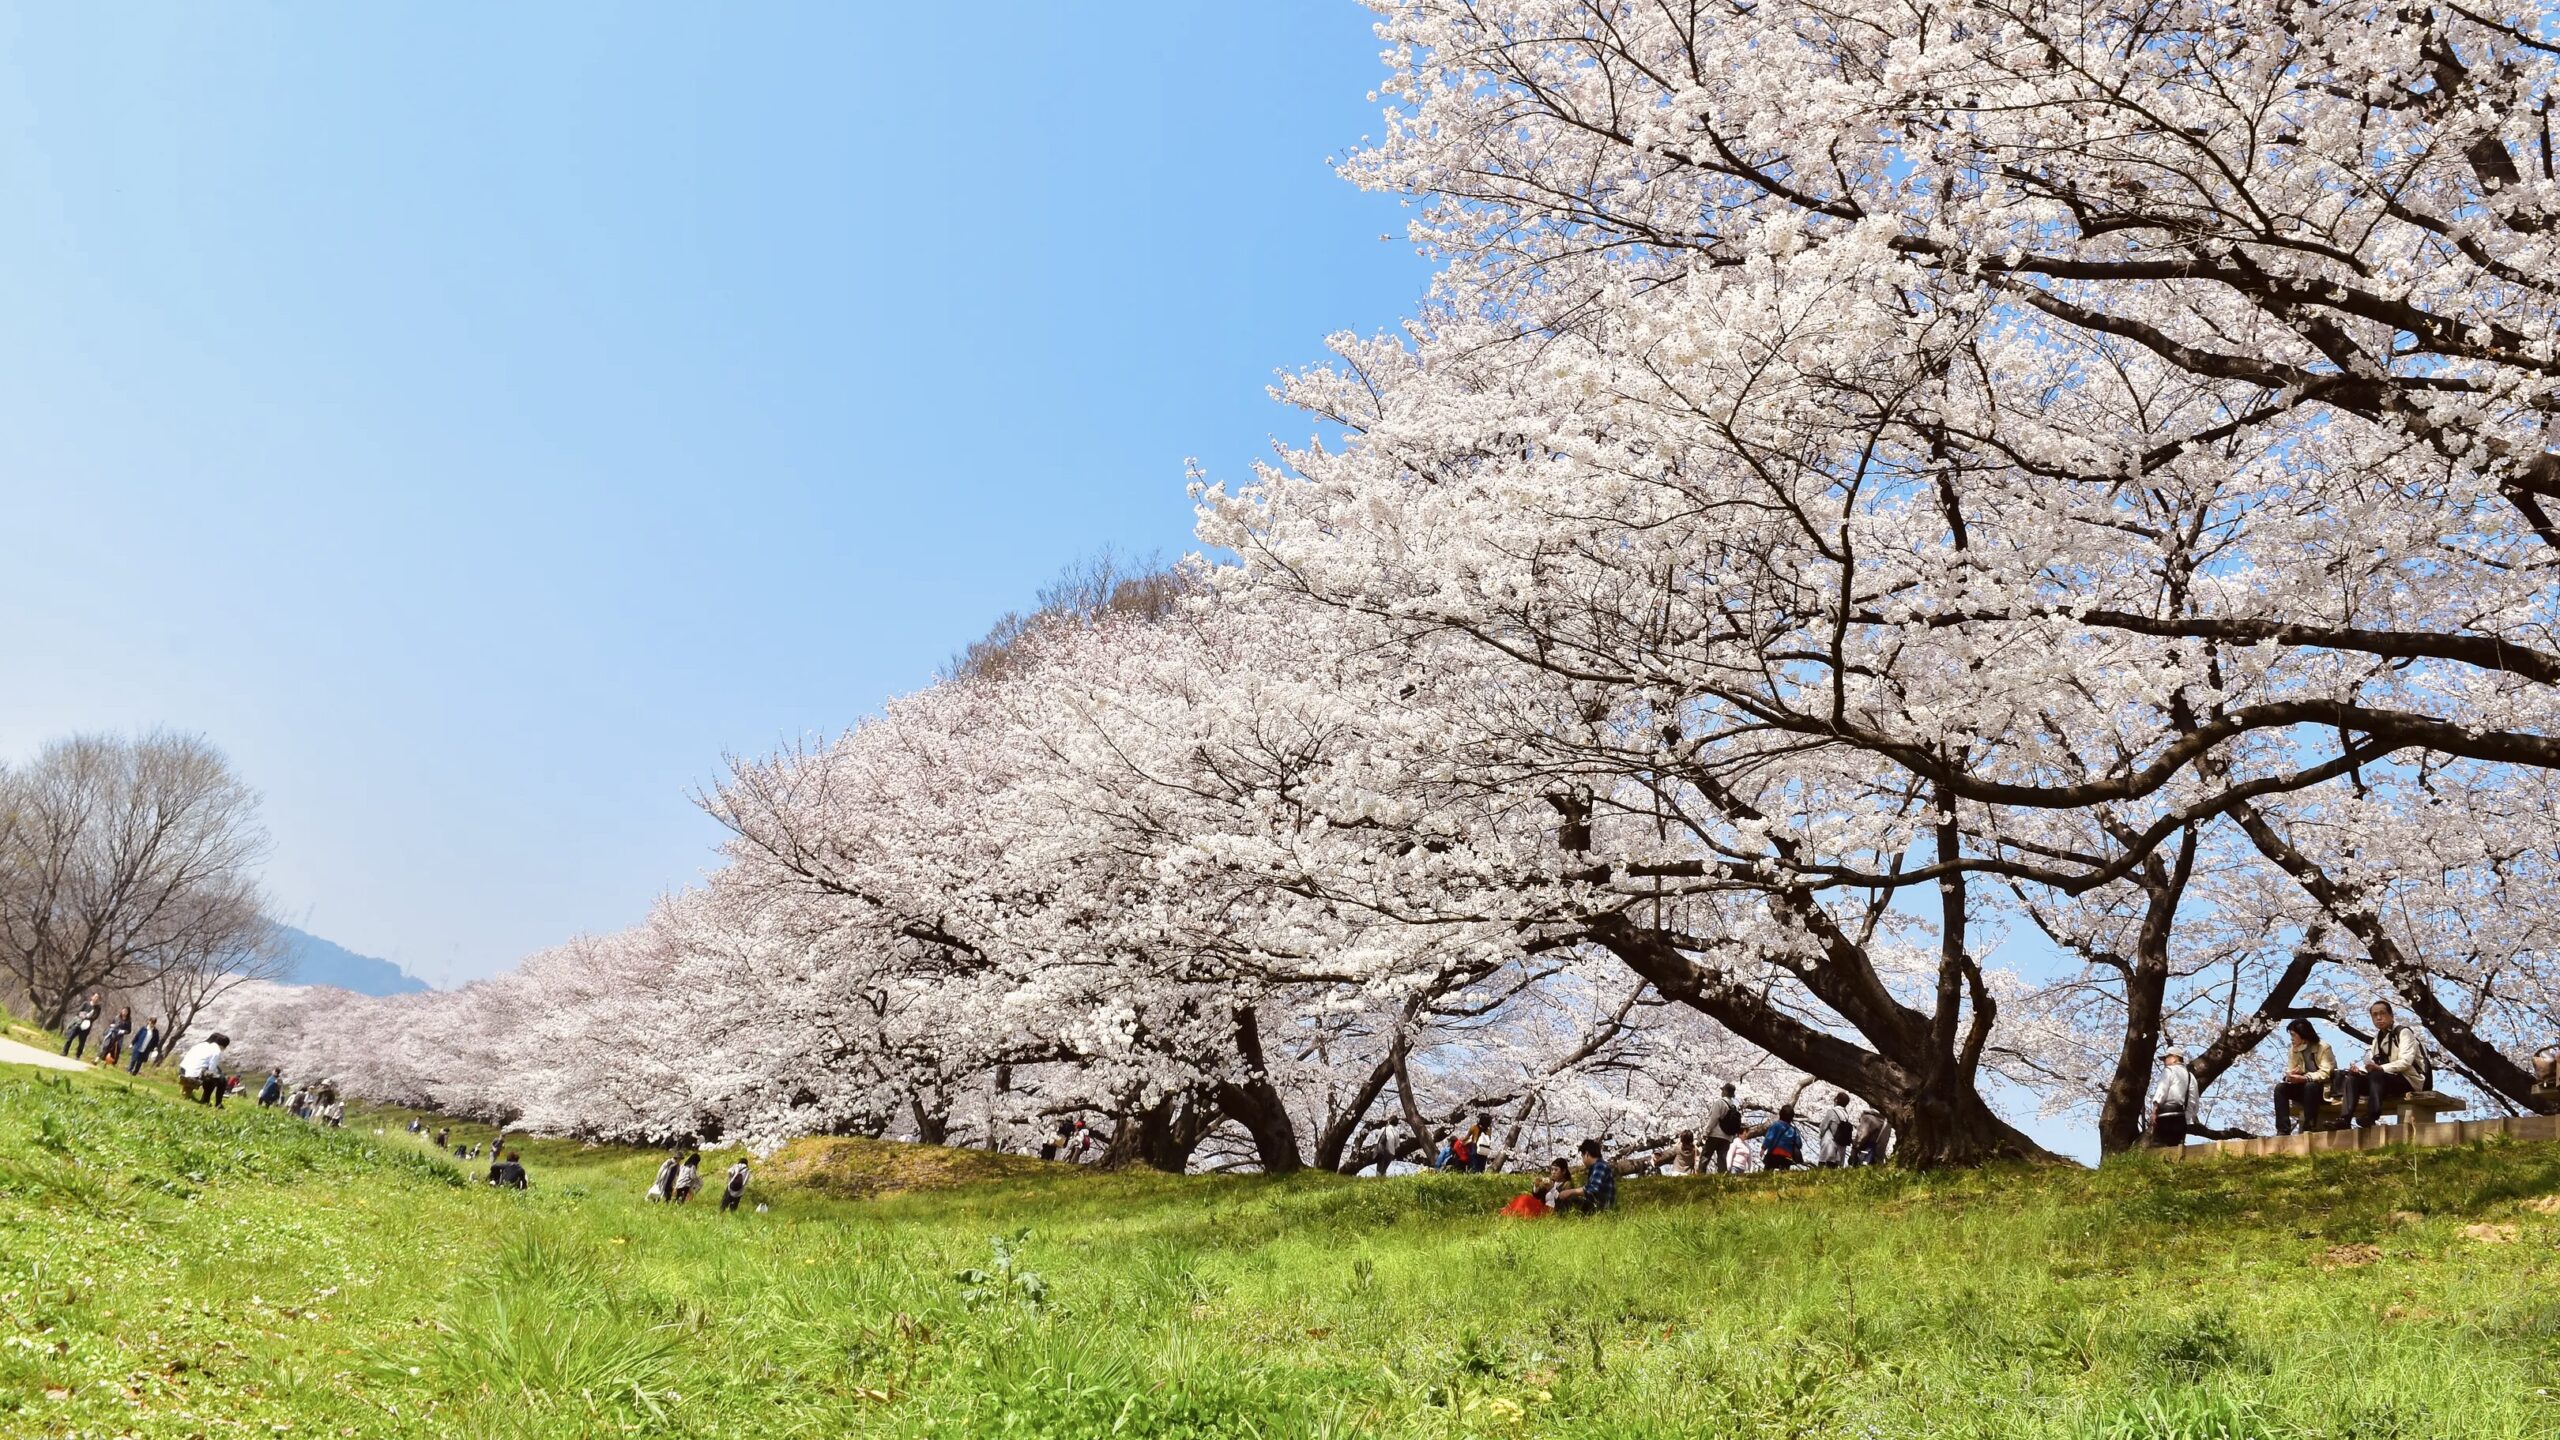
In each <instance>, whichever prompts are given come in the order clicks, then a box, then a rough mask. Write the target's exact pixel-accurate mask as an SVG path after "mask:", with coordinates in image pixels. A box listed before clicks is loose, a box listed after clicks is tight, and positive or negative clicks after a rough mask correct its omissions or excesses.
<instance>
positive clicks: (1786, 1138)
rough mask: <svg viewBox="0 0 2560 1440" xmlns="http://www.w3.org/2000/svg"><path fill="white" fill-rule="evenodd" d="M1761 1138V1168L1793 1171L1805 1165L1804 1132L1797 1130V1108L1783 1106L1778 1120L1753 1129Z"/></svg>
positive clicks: (1779, 1108)
mask: <svg viewBox="0 0 2560 1440" xmlns="http://www.w3.org/2000/svg"><path fill="white" fill-rule="evenodd" d="M1749 1133H1750V1134H1752V1135H1757V1136H1759V1137H1760V1168H1761V1169H1763V1170H1793V1169H1795V1168H1796V1167H1797V1166H1799V1165H1802V1164H1803V1163H1804V1132H1803V1131H1801V1130H1798V1129H1797V1128H1796V1107H1795V1106H1793V1105H1781V1106H1779V1107H1778V1118H1776V1119H1775V1120H1771V1121H1768V1122H1766V1123H1764V1124H1761V1125H1756V1126H1754V1127H1752V1129H1751V1130H1750V1131H1749Z"/></svg>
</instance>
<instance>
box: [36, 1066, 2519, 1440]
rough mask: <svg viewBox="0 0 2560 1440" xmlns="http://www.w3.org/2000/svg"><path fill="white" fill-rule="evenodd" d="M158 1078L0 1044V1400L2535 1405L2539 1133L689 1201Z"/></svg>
mask: <svg viewBox="0 0 2560 1440" xmlns="http://www.w3.org/2000/svg"><path fill="white" fill-rule="evenodd" d="M169 1089H170V1087H169V1086H168V1085H167V1084H166V1083H165V1082H162V1083H160V1084H156V1085H143V1086H132V1087H128V1086H126V1085H124V1084H122V1083H119V1082H115V1081H108V1080H104V1079H101V1078H94V1077H78V1078H76V1079H65V1078H62V1077H53V1076H46V1075H42V1074H41V1073H40V1072H36V1071H32V1070H27V1069H24V1068H20V1067H5V1068H0V1435H8V1436H13V1437H14V1436H34V1435H68V1434H78V1435H83V1436H107V1435H137V1436H163V1435H165V1436H188V1435H199V1434H217V1435H218V1434H259V1435H263V1434H271V1433H283V1432H279V1431H278V1430H277V1429H275V1428H273V1427H280V1426H287V1425H289V1426H290V1427H291V1429H290V1432H289V1433H291V1434H294V1435H315V1434H317V1435H329V1434H348V1435H364V1436H375V1435H417V1436H446V1435H471V1436H514V1435H544V1436H573V1435H576V1436H583V1435H594V1434H612V1433H617V1432H621V1433H636V1434H666V1435H686V1436H706V1435H755V1436H788V1435H837V1434H856V1435H924V1434H939V1435H980V1434H986V1435H1025V1436H1029V1435H1059V1436H1070V1435H1073V1436H1081V1435H1094V1434H1105V1433H1114V1432H1116V1433H1119V1434H1124V1435H1271V1436H1282V1435H1309V1434H1313V1435H1327V1434H1331V1435H1355V1434H1358V1435H1367V1434H1383V1435H1431V1436H1448V1435H1467V1434H1478V1435H1514V1434H1519V1435H1529V1434H1536V1435H1547V1434H1581V1435H1602V1434H1635V1433H1650V1434H1662V1435H1750V1436H1781V1435H1823V1436H1829V1435H1840V1434H1857V1435H2004V1436H2021V1437H2024V1436H2038V1437H2042V1436H2057V1435H2058V1436H2076V1435H2089V1436H2102V1435H2103V1436H2135V1435H2156V1436H2176V1435H2195V1436H2207V1435H2232V1436H2241V1435H2247V1436H2257V1435H2302V1436H2315V1435H2316V1436H2322V1437H2347V1436H2374V1437H2378V1436H2402V1435H2442V1436H2447V1437H2454V1436H2459V1437H2464V1440H2470V1437H2481V1436H2518V1437H2522V1436H2534V1437H2547V1436H2549V1435H2551V1434H2553V1433H2554V1432H2555V1431H2560V1289H2555V1287H2554V1285H2553V1280H2554V1278H2555V1275H2560V1263H2556V1262H2560V1256H2555V1254H2554V1244H2555V1241H2560V1214H2551V1213H2546V1211H2545V1210H2544V1209H2539V1208H2536V1206H2535V1205H2534V1204H2533V1203H2532V1202H2533V1201H2534V1200H2535V1199H2537V1198H2538V1197H2543V1196H2548V1195H2551V1194H2553V1193H2555V1192H2560V1147H2526V1146H2504V1147H2498V1148H2493V1149H2474V1150H2441V1151H2426V1152H2417V1153H2414V1154H2408V1153H2404V1154H2399V1155H2385V1156H2353V1155H2348V1156H2336V1157H2321V1158H2318V1159H2315V1160H2308V1161H2275V1162H2256V1163H2249V1164H2239V1165H2224V1166H2190V1167H2164V1166H2156V1165H2146V1164H2135V1165H2128V1166H2122V1167H2115V1168H2111V1169H2109V1170H2107V1171H2105V1172H2102V1173H2095V1174H2091V1173H2084V1172H2076V1171H2062V1170H2054V1171H2042V1172H2034V1171H2014V1170H2013V1171H1997V1172H1988V1173H1982V1174H1976V1175H1966V1176H1961V1177H1934V1178H1924V1177H1911V1176H1903V1175H1895V1174H1876V1173H1860V1174H1855V1175H1819V1176H1805V1175H1798V1176H1788V1177H1778V1178H1774V1179H1756V1178H1755V1179H1750V1180H1735V1181H1714V1180H1699V1181H1641V1180H1640V1181H1636V1182H1633V1183H1631V1184H1629V1185H1628V1186H1627V1187H1626V1191H1625V1193H1626V1200H1627V1204H1626V1207H1625V1211H1624V1213H1622V1214H1621V1215H1619V1216H1616V1217H1613V1218H1609V1219H1604V1220H1600V1221H1596V1222H1559V1221H1546V1222H1530V1223H1521V1222H1505V1221H1498V1220H1495V1219H1492V1218H1489V1216H1488V1212H1489V1211H1491V1210H1492V1209H1494V1208H1495V1207H1496V1206H1497V1205H1498V1204H1499V1203H1500V1202H1501V1201H1502V1200H1503V1199H1504V1198H1506V1197H1507V1195H1508V1194H1509V1193H1510V1191H1511V1189H1512V1186H1511V1185H1510V1184H1509V1183H1507V1182H1504V1181H1502V1180H1499V1179H1496V1178H1490V1177H1487V1178H1468V1179H1443V1178H1423V1179H1413V1180H1400V1181H1387V1182H1376V1181H1367V1182H1355V1181H1340V1180H1334V1179H1330V1178H1323V1177H1312V1178H1306V1179H1301V1180H1294V1181H1289V1182H1277V1183H1275V1182H1266V1181H1256V1180H1240V1179H1203V1178H1192V1179H1173V1178H1167V1177H1157V1176H1126V1177H1115V1176H1101V1175H1094V1174H1090V1173H1085V1172H1078V1171H1070V1170H1066V1169H1064V1168H1063V1167H1037V1166H1033V1167H1025V1166H1019V1165H1017V1166H1008V1167H1003V1168H1004V1169H1006V1170H1007V1171H1008V1172H1010V1173H1009V1174H1008V1176H1007V1178H999V1179H995V1180H991V1181H985V1182H982V1183H977V1184H972V1185H969V1186H967V1187H966V1188H961V1189H955V1190H944V1191H938V1192H928V1193H910V1194H904V1195H897V1196H892V1197H890V1198H886V1199H877V1200H848V1199H843V1198H838V1197H836V1196H834V1195H829V1194H824V1193H820V1192H818V1191H816V1190H814V1189H807V1188H781V1187H764V1188H763V1190H762V1193H761V1194H760V1196H759V1198H762V1199H765V1200H767V1201H770V1202H771V1203H772V1205H773V1210H772V1212H771V1213H769V1214H764V1215H746V1216H738V1217H727V1218H724V1217H722V1216H721V1215H719V1214H718V1213H717V1212H716V1211H715V1210H714V1209H712V1208H711V1207H710V1206H708V1205H705V1204H700V1203H697V1204H696V1205H694V1206H692V1207H690V1208H686V1209H672V1208H668V1207H660V1206H647V1205H643V1204H641V1203H639V1201H638V1199H637V1195H638V1192H639V1190H640V1188H641V1187H642V1185H643V1184H644V1183H645V1181H646V1177H647V1175H648V1172H649V1168H650V1164H651V1160H650V1157H647V1156H645V1155H637V1154H632V1153H630V1152H622V1151H598V1150H580V1149H577V1148H576V1147H571V1146H566V1145H561V1144H556V1143H541V1144H537V1145H535V1146H533V1147H530V1151H531V1153H529V1155H528V1161H529V1163H531V1164H532V1165H533V1167H534V1172H535V1178H536V1181H537V1184H538V1185H539V1186H540V1188H539V1189H537V1190H536V1191H535V1192H533V1193H532V1194H530V1195H514V1194H500V1193H497V1192H493V1191H490V1190H488V1189H486V1188H484V1187H479V1186H471V1185H463V1184H458V1183H456V1181H457V1180H458V1178H459V1177H458V1176H457V1174H456V1172H455V1171H454V1170H453V1169H452V1168H451V1167H450V1166H448V1165H446V1164H445V1163H444V1162H442V1161H441V1160H438V1159H435V1158H432V1157H430V1156H427V1155H426V1154H425V1153H424V1152H423V1148H422V1147H419V1146H417V1145H415V1144H414V1142H411V1141H409V1140H407V1139H406V1137H405V1136H403V1135H401V1134H399V1133H397V1131H398V1128H399V1127H398V1122H397V1120H396V1119H386V1121H385V1123H386V1124H387V1125H388V1127H389V1128H391V1129H392V1130H393V1131H394V1132H395V1133H393V1134H392V1135H390V1136H387V1137H385V1138H383V1139H380V1140H376V1139H375V1138H374V1137H373V1136H372V1135H371V1134H370V1133H369V1131H367V1132H365V1133H357V1132H353V1131H350V1132H347V1133H341V1134H324V1133H321V1132H318V1131H315V1130H312V1129H310V1128H309V1127H306V1126H303V1125H299V1124H297V1123H295V1122H293V1121H291V1120H289V1119H287V1118H285V1117H283V1116H281V1115H278V1114H275V1113H272V1112H259V1111H256V1110H255V1109H253V1108H246V1107H241V1106H234V1107H232V1108H230V1109H228V1110H226V1111H222V1112H213V1111H209V1110H200V1109H197V1108H195V1107H192V1106H186V1105H182V1104H180V1103H178V1102H177V1101H176V1100H175V1099H174V1098H172V1097H171V1096H170V1094H169ZM847 1153H848V1154H849V1155H850V1156H851V1158H850V1159H849V1160H848V1161H847V1162H846V1163H848V1164H854V1165H864V1164H871V1163H875V1161H876V1157H872V1158H869V1159H866V1158H865V1155H864V1152H863V1151H862V1149H861V1147H855V1148H854V1149H853V1150H851V1151H849V1152H847ZM908 1163H909V1168H913V1166H912V1162H908ZM705 1168H706V1170H711V1169H712V1167H711V1166H709V1165H706V1167H705ZM1024 1172H1027V1173H1024ZM714 1173H716V1171H715V1172H714ZM2555 1208H2560V1207H2555ZM1022 1226H1029V1227H1031V1228H1032V1229H1033V1232H1034V1233H1033V1236H1032V1239H1031V1241H1030V1242H1029V1245H1028V1248H1027V1264H1028V1265H1029V1266H1030V1267H1031V1268H1032V1269H1034V1270H1036V1271H1038V1272H1040V1273H1041V1275H1042V1276H1043V1278H1044V1279H1045V1281H1046V1284H1047V1300H1046V1303H1045V1304H1043V1305H1036V1306H1035V1305H1033V1304H1031V1303H1029V1302H1028V1301H1026V1300H1023V1299H1020V1298H1015V1299H997V1300H993V1301H982V1302H980V1303H977V1304H974V1305H973V1304H972V1303H971V1302H970V1301H969V1300H968V1299H967V1298H966V1297H964V1294H963V1291H964V1289H965V1288H966V1287H964V1286H963V1285H962V1284H961V1283H960V1282H958V1281H956V1280H955V1279H954V1278H953V1272H955V1271H958V1270H960V1269H963V1268H965V1267H969V1266H975V1265H985V1264H987V1263H988V1261H989V1255H990V1250H989V1237H990V1236H991V1235H994V1234H996V1233H998V1232H1002V1231H1010V1230H1013V1229H1016V1228H1019V1227H1022ZM2479 1227H2489V1228H2485V1229H2483V1228H2479Z"/></svg>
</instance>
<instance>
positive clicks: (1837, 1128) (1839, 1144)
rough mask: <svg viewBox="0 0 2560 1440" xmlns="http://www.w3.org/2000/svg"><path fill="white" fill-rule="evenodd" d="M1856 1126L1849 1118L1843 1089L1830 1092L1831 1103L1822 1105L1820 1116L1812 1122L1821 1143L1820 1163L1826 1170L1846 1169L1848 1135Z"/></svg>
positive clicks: (1845, 1094)
mask: <svg viewBox="0 0 2560 1440" xmlns="http://www.w3.org/2000/svg"><path fill="white" fill-rule="evenodd" d="M1855 1128H1856V1127H1855V1126H1854V1125H1853V1124H1852V1123H1851V1121H1850V1118H1849V1096H1848V1094H1847V1092H1845V1091H1839V1090H1835V1091H1833V1092H1831V1103H1830V1104H1829V1105H1826V1106H1824V1107H1823V1110H1822V1116H1821V1118H1820V1119H1818V1120H1816V1121H1815V1122H1814V1134H1815V1135H1817V1136H1819V1137H1820V1139H1821V1144H1822V1151H1821V1154H1822V1160H1821V1165H1822V1167H1823V1168H1824V1169H1826V1170H1841V1169H1846V1168H1847V1167H1848V1164H1849V1137H1850V1132H1851V1131H1852V1130H1853V1129H1855Z"/></svg>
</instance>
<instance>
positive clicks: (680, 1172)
mask: <svg viewBox="0 0 2560 1440" xmlns="http://www.w3.org/2000/svg"><path fill="white" fill-rule="evenodd" d="M701 1188H702V1152H701V1151H699V1150H694V1151H689V1152H687V1153H686V1155H685V1157H684V1164H683V1165H681V1166H679V1167H677V1170H676V1190H675V1201H676V1203H677V1204H679V1205H682V1204H684V1203H686V1202H687V1201H689V1200H691V1199H693V1192H694V1191H696V1190H699V1189H701Z"/></svg>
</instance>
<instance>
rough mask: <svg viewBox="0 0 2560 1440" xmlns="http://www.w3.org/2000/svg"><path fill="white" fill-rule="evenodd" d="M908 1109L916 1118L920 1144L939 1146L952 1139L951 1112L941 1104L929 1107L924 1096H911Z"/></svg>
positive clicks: (917, 1135) (908, 1099) (908, 1100)
mask: <svg viewBox="0 0 2560 1440" xmlns="http://www.w3.org/2000/svg"><path fill="white" fill-rule="evenodd" d="M907 1109H908V1111H909V1112H910V1113H911V1114H913V1115H914V1116H915V1122H916V1140H917V1141H918V1142H919V1143H921V1144H925V1145H939V1144H941V1143H942V1142H943V1141H945V1140H947V1139H949V1138H950V1137H951V1112H950V1111H949V1110H948V1109H946V1108H944V1107H943V1106H942V1105H941V1104H939V1103H936V1104H934V1105H930V1106H928V1105H926V1104H925V1101H924V1097H923V1096H922V1095H909V1096H908V1097H907Z"/></svg>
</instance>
